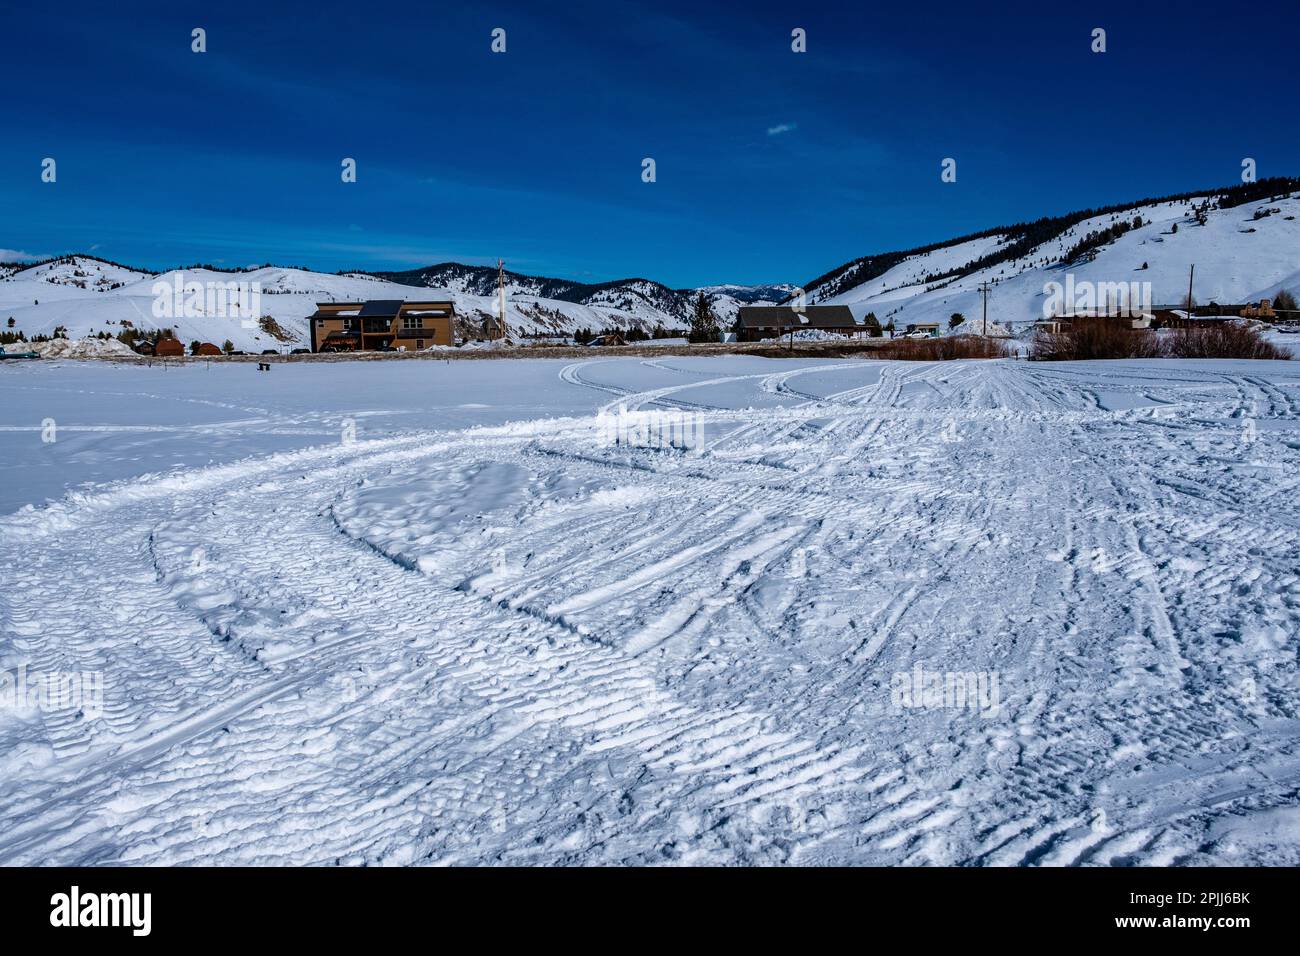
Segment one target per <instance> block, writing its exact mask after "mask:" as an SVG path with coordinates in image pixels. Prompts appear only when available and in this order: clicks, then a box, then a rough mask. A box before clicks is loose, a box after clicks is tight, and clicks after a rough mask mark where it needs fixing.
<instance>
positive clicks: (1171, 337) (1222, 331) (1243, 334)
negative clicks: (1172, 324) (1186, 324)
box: [1165, 322, 1291, 359]
mask: <svg viewBox="0 0 1300 956" xmlns="http://www.w3.org/2000/svg"><path fill="white" fill-rule="evenodd" d="M1165 346H1166V354H1168V355H1169V357H1170V358H1241V359H1289V358H1291V353H1290V352H1288V351H1287V350H1286V349H1283V348H1279V347H1278V346H1276V345H1274V344H1273V343H1272V342H1270V341H1268V340H1267V339H1265V338H1264V336H1263V335H1262V334H1260V331H1259V329H1257V328H1255V327H1254V326H1252V325H1247V324H1246V323H1245V322H1223V323H1217V324H1215V325H1206V326H1202V327H1198V328H1192V329H1172V330H1170V331H1169V332H1168V333H1166V335H1165Z"/></svg>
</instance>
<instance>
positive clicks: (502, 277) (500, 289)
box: [497, 259, 506, 340]
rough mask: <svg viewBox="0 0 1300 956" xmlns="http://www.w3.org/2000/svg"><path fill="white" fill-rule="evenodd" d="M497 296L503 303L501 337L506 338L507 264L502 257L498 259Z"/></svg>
mask: <svg viewBox="0 0 1300 956" xmlns="http://www.w3.org/2000/svg"><path fill="white" fill-rule="evenodd" d="M497 298H498V300H499V301H500V303H501V325H500V328H499V329H498V331H499V333H500V335H499V338H501V339H502V340H504V339H505V337H506V264H505V262H504V261H503V260H501V259H497Z"/></svg>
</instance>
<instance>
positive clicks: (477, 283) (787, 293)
mask: <svg viewBox="0 0 1300 956" xmlns="http://www.w3.org/2000/svg"><path fill="white" fill-rule="evenodd" d="M1191 266H1195V267H1196V272H1195V295H1196V297H1197V299H1198V301H1200V302H1219V303H1236V302H1245V301H1253V300H1256V299H1258V298H1261V297H1272V296H1274V295H1275V294H1276V293H1277V292H1278V291H1280V290H1282V289H1286V290H1288V291H1291V292H1292V293H1296V294H1300V178H1297V177H1278V178H1273V179H1264V180H1260V181H1259V182H1256V183H1243V184H1238V185H1234V186H1229V187H1225V188H1220V189H1211V190H1203V191H1199V192H1184V193H1179V194H1176V195H1173V196H1166V197H1162V198H1159V199H1147V200H1137V201H1134V202H1127V203H1117V204H1114V205H1111V206H1106V207H1103V208H1100V209H1088V210H1081V211H1078V212H1074V213H1067V214H1064V215H1058V216H1046V217H1042V218H1039V219H1036V220H1032V221H1028V222H1022V223H1017V224H1013V225H1010V226H1002V227H996V228H992V229H986V230H982V231H980V232H977V233H972V234H969V235H966V236H961V237H958V238H955V239H950V240H946V241H944V242H936V243H931V244H928V245H925V246H920V247H917V248H915V249H909V250H904V251H896V252H884V253H876V254H872V255H868V256H862V257H859V258H857V259H853V260H850V261H848V262H846V263H844V264H842V265H840V266H838V267H836V268H835V269H832V270H830V271H829V272H826V273H824V274H822V275H820V276H818V277H817V278H815V279H813V280H811V281H810V282H808V283H807V284H806V285H805V287H804V289H803V291H804V293H805V296H806V301H807V302H808V303H809V304H824V305H846V306H848V307H849V308H850V310H851V311H852V313H853V315H854V316H855V317H856V318H857V319H858V320H859V321H861V320H862V319H863V318H864V316H865V315H866V314H867V313H869V312H870V313H874V314H875V315H876V317H877V319H878V321H879V322H880V324H881V325H882V326H883V325H887V324H888V323H890V322H892V323H894V325H895V326H896V327H898V328H901V327H903V326H904V325H906V324H911V323H920V322H934V323H939V324H940V325H941V326H942V327H945V328H946V327H947V326H948V324H949V322H950V321H951V320H952V317H953V316H954V315H956V316H964V317H966V318H970V319H974V318H978V317H979V316H980V315H981V314H982V308H983V306H984V303H985V290H987V293H988V294H987V301H988V307H989V318H990V320H991V321H994V322H998V323H1000V324H1002V325H1004V326H1007V327H1009V328H1013V329H1014V328H1016V327H1023V326H1025V325H1026V324H1028V323H1032V322H1033V321H1034V320H1035V319H1037V318H1041V317H1042V316H1043V312H1044V307H1045V306H1044V302H1045V297H1046V289H1047V287H1049V286H1050V285H1052V284H1053V283H1058V282H1060V281H1061V280H1063V279H1064V278H1066V276H1067V275H1068V276H1070V277H1072V279H1073V280H1074V281H1075V282H1082V283H1092V284H1099V283H1101V284H1113V283H1130V282H1140V283H1143V284H1147V285H1149V287H1150V290H1151V295H1152V298H1153V299H1154V301H1155V302H1156V303H1181V302H1182V301H1183V299H1184V297H1185V296H1186V291H1187V284H1188V280H1189V278H1191V276H1190V267H1191ZM182 272H183V273H184V280H185V281H191V280H193V281H198V282H231V281H241V282H248V283H257V285H258V287H259V288H260V289H261V291H262V300H261V309H262V312H263V313H264V315H265V316H269V317H270V318H272V319H274V321H275V323H276V325H277V326H278V327H279V328H281V329H282V330H285V331H287V333H288V334H290V335H291V336H292V339H293V342H294V343H295V344H303V343H305V342H306V341H307V324H306V323H307V316H308V315H310V314H311V313H312V311H313V310H314V307H315V303H316V302H329V301H332V302H339V301H353V300H359V299H384V298H386V299H408V300H409V299H415V298H419V297H421V296H423V297H429V296H433V295H438V296H445V297H447V298H450V299H452V300H453V301H454V303H455V307H456V312H457V316H458V319H459V327H458V332H459V333H460V334H461V335H462V336H464V337H473V336H474V335H476V334H477V332H478V330H480V329H481V328H482V326H483V323H484V321H485V320H487V319H488V318H489V317H490V316H492V315H494V314H495V312H496V310H497V308H498V305H497V302H496V293H497V270H496V269H495V268H493V267H491V266H475V265H465V264H463V263H457V262H444V263H438V264H435V265H431V266H426V267H424V268H420V269H408V270H397V271H391V270H390V271H364V270H353V271H349V272H339V273H333V274H329V273H319V272H312V271H310V270H306V269H293V268H284V267H279V266H261V267H258V268H255V269H225V268H218V267H213V266H208V265H195V266H187V267H185V268H184V269H183V270H171V271H169V272H165V273H160V274H157V275H155V274H154V273H151V272H148V271H146V270H139V269H132V268H131V267H129V266H125V265H122V264H120V263H115V262H112V261H110V260H106V259H103V258H100V257H96V256H60V257H57V258H54V259H48V260H44V261H42V262H39V263H4V264H0V325H3V326H4V327H5V328H9V329H12V330H13V331H14V332H15V333H17V332H22V333H23V334H25V335H27V336H28V337H32V336H35V335H51V334H54V333H55V332H56V331H57V332H59V334H63V333H65V332H66V334H68V335H70V336H73V337H78V336H82V335H88V334H109V335H113V334H117V333H118V332H120V331H121V330H122V329H124V328H126V329H153V328H157V327H159V326H160V325H161V326H167V327H170V328H171V329H172V330H173V332H174V334H176V335H177V336H178V337H179V338H182V339H183V340H185V341H187V342H188V341H191V340H202V341H210V342H215V343H218V344H219V343H221V342H222V341H224V340H225V339H229V340H230V341H232V342H233V343H234V344H235V347H236V348H240V349H249V350H251V349H257V348H262V347H279V346H280V345H282V344H283V343H284V341H285V340H283V339H280V340H276V339H275V338H274V337H271V336H268V335H267V334H266V333H265V330H264V329H262V328H260V327H259V325H258V323H257V322H256V321H251V322H250V321H249V319H248V318H244V317H225V316H219V315H203V316H198V317H189V318H186V319H183V320H179V321H176V322H171V323H166V322H160V321H159V320H157V319H155V318H154V317H153V315H152V307H153V305H154V298H155V297H154V295H153V291H152V289H153V286H154V284H155V283H156V282H158V281H160V280H161V281H165V282H168V283H172V282H175V281H177V279H178V278H179V274H180V273H182ZM505 278H506V312H507V314H506V321H507V327H508V328H509V329H510V332H511V334H512V335H513V336H569V335H572V334H573V333H574V332H575V331H577V330H579V329H590V330H592V331H593V332H600V331H606V330H616V329H618V330H627V329H633V328H639V329H643V330H647V331H649V330H653V329H654V328H656V327H663V328H665V329H683V328H685V327H686V326H687V325H688V324H689V322H690V316H691V313H692V308H693V305H694V301H695V299H696V297H697V296H699V295H700V294H703V295H705V296H706V297H707V299H708V300H709V301H710V303H711V304H712V307H713V310H714V312H715V314H716V315H717V318H718V322H719V324H720V325H721V326H722V327H723V328H727V327H728V326H730V325H731V323H732V322H733V321H734V319H735V316H736V312H737V310H738V309H739V308H740V306H741V305H764V304H768V305H774V304H777V303H778V302H782V301H790V299H791V297H792V296H793V295H795V294H796V293H797V292H798V291H799V290H798V288H797V287H795V286H793V285H785V284H769V285H757V286H743V285H712V286H704V287H701V288H697V289H673V288H670V287H668V286H666V285H664V284H662V283H659V282H655V281H653V280H650V279H644V278H630V279H618V280H613V281H609V282H599V283H586V282H578V281H575V280H570V279H557V278H548V277H542V276H530V275H526V274H524V273H520V272H515V271H507V272H506V273H505ZM257 318H260V316H259V317H257ZM10 319H12V320H13V323H14V324H13V325H12V326H9V325H8V321H9V320H10Z"/></svg>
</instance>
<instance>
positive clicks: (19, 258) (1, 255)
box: [0, 249, 40, 262]
mask: <svg viewBox="0 0 1300 956" xmlns="http://www.w3.org/2000/svg"><path fill="white" fill-rule="evenodd" d="M39 258H40V256H34V255H32V254H31V253H30V252H19V251H18V250H17V249H0V262H32V261H33V260H35V259H39Z"/></svg>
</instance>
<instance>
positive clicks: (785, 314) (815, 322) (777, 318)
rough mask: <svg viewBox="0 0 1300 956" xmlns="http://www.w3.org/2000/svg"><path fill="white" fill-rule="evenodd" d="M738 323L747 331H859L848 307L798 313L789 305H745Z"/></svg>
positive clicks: (810, 308) (816, 308)
mask: <svg viewBox="0 0 1300 956" xmlns="http://www.w3.org/2000/svg"><path fill="white" fill-rule="evenodd" d="M736 320H737V321H738V322H739V323H740V325H741V326H742V327H743V328H747V329H789V328H795V329H857V328H861V326H859V325H858V323H857V322H855V321H853V312H852V311H851V310H850V309H849V307H848V306H847V305H810V306H806V307H805V308H804V310H803V312H795V310H794V309H792V308H791V307H790V306H787V305H742V306H741V307H740V311H739V312H738V313H737V314H736Z"/></svg>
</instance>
